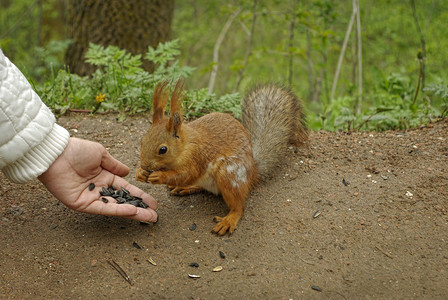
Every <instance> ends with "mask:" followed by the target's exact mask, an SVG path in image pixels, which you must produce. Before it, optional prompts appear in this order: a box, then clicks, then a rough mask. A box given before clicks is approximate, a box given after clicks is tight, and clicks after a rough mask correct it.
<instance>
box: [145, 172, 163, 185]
mask: <svg viewBox="0 0 448 300" xmlns="http://www.w3.org/2000/svg"><path fill="white" fill-rule="evenodd" d="M164 178H165V174H164V173H163V172H161V171H155V172H152V173H151V174H150V175H149V176H148V178H147V179H146V181H147V182H151V183H152V184H165V181H164Z"/></svg>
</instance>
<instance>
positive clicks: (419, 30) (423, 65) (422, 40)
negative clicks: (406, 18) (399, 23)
mask: <svg viewBox="0 0 448 300" xmlns="http://www.w3.org/2000/svg"><path fill="white" fill-rule="evenodd" d="M411 7H412V15H413V16H414V22H415V26H416V27H417V32H418V35H419V36H420V43H421V45H422V55H423V57H422V66H421V68H422V89H424V88H425V59H426V40H425V36H424V35H423V33H422V29H421V28H420V23H419V22H418V17H417V10H416V9H415V0H411Z"/></svg>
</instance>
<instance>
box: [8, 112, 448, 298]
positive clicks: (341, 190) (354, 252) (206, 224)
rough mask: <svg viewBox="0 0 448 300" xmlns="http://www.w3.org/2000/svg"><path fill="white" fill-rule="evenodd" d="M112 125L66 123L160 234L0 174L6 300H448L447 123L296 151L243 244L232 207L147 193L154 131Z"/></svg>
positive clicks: (103, 121) (100, 120) (135, 121)
mask: <svg viewBox="0 0 448 300" xmlns="http://www.w3.org/2000/svg"><path fill="white" fill-rule="evenodd" d="M115 118H116V116H115V115H95V116H85V115H79V114H78V115H77V114H71V115H69V116H64V117H62V118H60V120H59V124H61V125H62V126H64V127H65V128H67V129H68V130H69V131H70V133H71V135H72V136H76V137H82V138H87V139H90V140H93V141H98V142H100V143H101V144H103V145H104V146H106V147H107V149H108V150H109V152H110V153H111V154H112V155H114V156H115V157H116V158H118V159H119V160H121V161H122V162H124V163H126V164H127V165H128V166H129V167H130V169H131V173H130V174H129V175H128V176H127V177H126V178H127V179H128V180H129V181H130V182H131V183H133V184H135V185H137V186H139V187H140V188H142V189H144V190H146V191H147V192H149V193H151V194H152V195H153V196H154V197H155V198H156V199H157V200H158V203H159V208H158V213H159V222H158V223H157V224H154V225H141V224H140V223H138V222H135V221H132V220H127V219H122V218H113V217H104V216H97V215H87V214H82V213H78V212H75V211H72V210H70V209H68V208H67V207H65V206H64V205H63V204H61V203H60V202H59V201H57V200H55V199H54V197H53V196H52V195H51V194H50V193H49V192H47V191H46V190H45V188H44V187H43V186H42V185H41V184H40V183H39V182H38V181H37V180H36V181H33V182H31V183H28V184H26V185H17V184H13V183H10V182H9V181H8V180H6V178H5V177H4V175H3V174H1V173H0V195H1V202H2V205H1V207H0V226H1V230H0V241H1V247H0V298H1V299H40V298H53V299H73V298H79V299H425V298H426V299H446V297H447V295H448V215H447V212H448V119H445V120H441V121H439V122H436V123H434V124H431V125H429V126H425V127H422V128H419V129H413V130H407V131H388V132H382V133H376V132H353V133H350V134H348V133H345V132H313V133H311V136H310V140H311V142H310V147H309V149H301V150H300V151H299V152H298V153H294V151H293V150H294V149H290V150H289V153H288V155H287V156H285V161H284V163H282V164H281V165H280V166H279V168H278V173H277V174H276V175H275V176H274V177H273V179H272V180H271V181H269V182H267V183H264V184H261V185H259V186H257V187H256V188H255V189H254V190H253V191H252V193H251V195H250V197H249V198H248V199H247V202H246V212H245V215H244V217H243V219H242V220H241V221H240V223H239V226H238V228H237V230H236V231H235V233H234V234H233V235H232V236H228V235H227V236H223V237H219V236H216V235H214V234H212V233H211V229H212V227H213V226H214V223H213V217H214V216H215V215H221V216H224V215H225V214H227V207H226V205H225V203H224V202H223V201H222V199H221V198H220V197H218V196H214V195H210V194H206V193H201V194H196V195H190V196H185V197H175V196H170V195H169V193H168V191H167V188H166V187H164V186H152V185H149V184H143V183H140V182H136V181H135V179H134V174H135V171H136V169H137V167H138V165H139V157H140V139H141V137H142V136H143V134H144V133H145V132H146V130H147V127H148V126H149V122H148V120H147V119H146V118H145V117H143V116H137V117H129V118H128V119H127V120H125V121H124V122H118V121H116V119H115ZM296 152H297V151H296ZM193 224H196V229H195V230H191V229H193ZM134 242H135V243H136V244H138V245H139V246H140V247H141V249H137V248H136V247H135V246H134V245H135V243H134ZM220 251H221V252H222V253H224V254H225V258H222V257H221V256H220ZM150 258H151V259H152V260H153V261H155V262H156V263H157V265H156V266H154V265H152V264H150V263H149V262H148V261H147V260H148V259H150ZM108 260H114V261H115V262H116V263H118V264H119V265H120V266H121V267H122V268H123V269H124V270H125V271H126V273H127V274H128V276H129V277H130V280H131V281H132V285H130V284H129V283H128V282H126V281H125V280H124V279H123V278H122V277H121V276H120V275H119V273H118V272H117V271H116V270H115V269H113V268H112V267H111V266H110V265H109V264H108ZM191 263H197V264H198V265H199V267H197V268H196V267H191V266H190V264H191ZM217 266H222V268H223V269H222V271H220V272H213V271H212V270H213V269H214V268H215V267H217ZM188 274H193V275H199V276H200V278H197V279H193V278H190V277H189V275H188Z"/></svg>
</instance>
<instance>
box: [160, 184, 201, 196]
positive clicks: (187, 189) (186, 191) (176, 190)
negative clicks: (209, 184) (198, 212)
mask: <svg viewBox="0 0 448 300" xmlns="http://www.w3.org/2000/svg"><path fill="white" fill-rule="evenodd" d="M168 188H169V189H170V190H171V195H175V196H184V195H191V194H195V193H199V192H202V191H203V189H202V188H201V187H200V186H195V185H190V186H168Z"/></svg>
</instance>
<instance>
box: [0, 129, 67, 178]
mask: <svg viewBox="0 0 448 300" xmlns="http://www.w3.org/2000/svg"><path fill="white" fill-rule="evenodd" d="M69 138H70V134H69V133H68V131H67V130H66V129H64V128H63V127H61V126H59V125H58V124H56V123H55V124H54V125H53V129H52V130H51V131H50V132H49V133H48V135H47V136H46V137H45V139H44V140H43V141H42V142H41V143H40V144H39V145H37V146H36V147H34V148H32V149H31V150H30V151H28V152H27V153H26V154H25V155H24V156H23V157H22V158H20V159H18V160H16V161H15V162H14V163H12V164H10V165H7V166H6V167H4V168H3V169H2V172H3V173H4V174H5V176H6V177H8V178H9V179H10V180H11V181H12V182H15V183H25V182H27V181H30V180H33V179H35V178H37V177H38V176H39V175H41V174H42V173H44V172H45V171H46V170H47V169H48V168H49V167H50V166H51V164H52V163H53V162H54V161H55V160H56V159H57V158H58V156H59V155H60V154H61V153H62V152H63V151H64V149H65V147H66V146H67V143H68V140H69Z"/></svg>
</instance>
